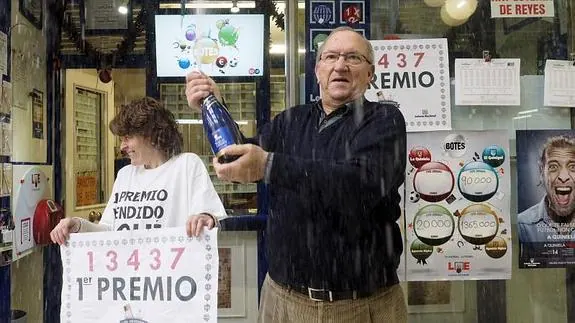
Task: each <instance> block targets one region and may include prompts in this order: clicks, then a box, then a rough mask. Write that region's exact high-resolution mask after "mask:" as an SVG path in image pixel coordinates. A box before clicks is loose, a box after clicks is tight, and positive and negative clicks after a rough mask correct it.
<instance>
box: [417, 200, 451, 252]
mask: <svg viewBox="0 0 575 323" xmlns="http://www.w3.org/2000/svg"><path fill="white" fill-rule="evenodd" d="M413 231H414V233H415V235H416V236H417V238H419V240H421V241H422V242H424V243H426V244H428V245H430V246H439V245H442V244H444V243H445V242H447V241H448V240H449V239H450V238H451V236H452V235H453V232H454V231H455V221H454V220H453V216H452V215H451V212H449V210H447V209H446V208H444V207H443V206H440V205H437V204H430V205H426V206H424V207H422V208H421V209H419V211H417V213H416V214H415V217H414V218H413Z"/></svg>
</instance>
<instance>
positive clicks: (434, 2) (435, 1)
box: [423, 0, 445, 7]
mask: <svg viewBox="0 0 575 323" xmlns="http://www.w3.org/2000/svg"><path fill="white" fill-rule="evenodd" d="M423 2H425V4H426V5H428V6H429V7H441V6H443V5H444V4H445V0H423Z"/></svg>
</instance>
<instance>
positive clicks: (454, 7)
mask: <svg viewBox="0 0 575 323" xmlns="http://www.w3.org/2000/svg"><path fill="white" fill-rule="evenodd" d="M475 9H477V0H447V1H445V11H446V12H447V14H448V15H449V16H450V17H451V18H453V19H455V20H462V19H467V18H469V17H470V16H471V15H472V14H473V13H474V12H475Z"/></svg>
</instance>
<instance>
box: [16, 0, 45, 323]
mask: <svg viewBox="0 0 575 323" xmlns="http://www.w3.org/2000/svg"><path fill="white" fill-rule="evenodd" d="M11 1H12V3H11V4H12V10H11V20H12V26H11V31H10V34H11V47H12V52H11V53H10V55H11V58H12V59H11V75H10V77H11V83H12V104H13V106H12V115H11V123H12V157H11V161H12V162H18V163H22V164H23V165H19V166H17V167H14V171H13V180H12V183H13V186H14V188H17V185H19V181H20V177H21V175H22V174H23V172H25V171H27V170H28V169H29V168H30V167H32V166H30V165H26V164H27V163H46V162H47V140H46V136H47V133H46V131H47V114H46V113H47V111H46V103H47V100H46V96H47V93H46V59H45V57H46V41H45V38H44V37H43V33H42V30H39V29H36V28H35V27H34V26H33V25H32V24H30V22H29V21H28V20H27V19H26V18H24V16H22V15H21V14H20V13H19V1H18V0H11ZM33 90H38V91H39V93H42V96H43V100H42V102H43V104H42V110H41V115H40V114H38V113H37V114H36V116H34V115H33V109H32V97H31V96H30V93H31V92H32V91H33ZM37 112H39V111H37ZM39 118H41V119H39ZM33 120H41V121H42V131H41V133H42V137H43V138H34V137H33V135H32V131H33V128H32V122H33ZM42 168H43V169H42V170H43V171H44V172H45V174H46V175H47V176H48V177H49V178H52V177H53V176H52V166H50V165H48V166H44V167H42ZM17 169H18V170H17ZM50 184H51V182H50ZM50 184H49V186H50V187H51V185H50ZM14 188H13V193H16V192H15V191H16V190H15V189H14ZM51 191H52V190H51V189H50V192H51ZM50 194H51V193H50ZM12 198H13V200H14V195H13V196H12ZM43 268H44V264H43V254H42V250H41V249H40V248H34V249H33V251H32V252H31V253H30V254H28V255H26V256H25V257H24V258H22V259H20V260H17V261H15V262H14V263H13V264H12V271H11V273H12V277H11V305H12V309H19V310H23V311H26V312H27V319H28V322H42V321H43V304H44V302H43V297H44V296H43V288H42V287H43V279H44V274H43Z"/></svg>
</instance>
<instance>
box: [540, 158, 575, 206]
mask: <svg viewBox="0 0 575 323" xmlns="http://www.w3.org/2000/svg"><path fill="white" fill-rule="evenodd" d="M546 158H547V160H546V162H545V165H544V166H543V167H544V169H543V182H544V183H545V188H546V190H547V198H548V200H549V206H550V208H551V209H552V210H553V211H554V212H555V213H556V214H557V216H559V217H568V216H570V215H571V214H572V213H573V211H574V210H575V203H574V201H575V181H574V180H575V148H571V149H569V148H550V149H548V151H547V156H546Z"/></svg>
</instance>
